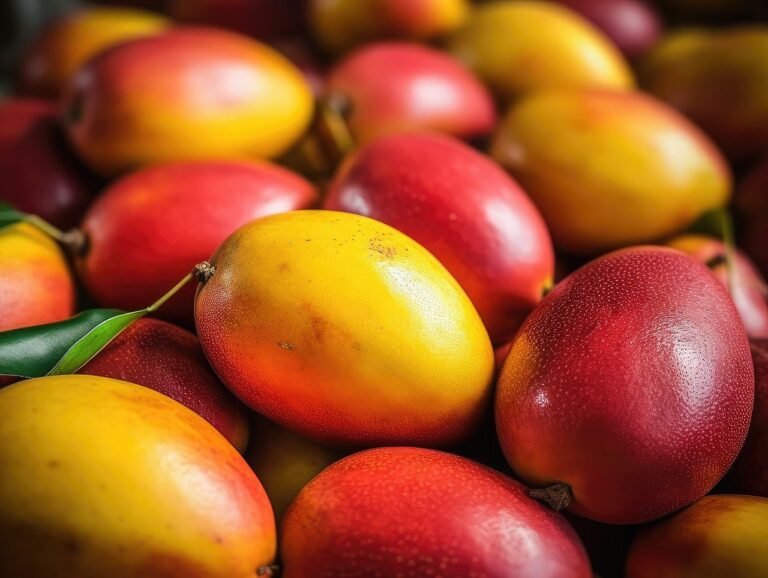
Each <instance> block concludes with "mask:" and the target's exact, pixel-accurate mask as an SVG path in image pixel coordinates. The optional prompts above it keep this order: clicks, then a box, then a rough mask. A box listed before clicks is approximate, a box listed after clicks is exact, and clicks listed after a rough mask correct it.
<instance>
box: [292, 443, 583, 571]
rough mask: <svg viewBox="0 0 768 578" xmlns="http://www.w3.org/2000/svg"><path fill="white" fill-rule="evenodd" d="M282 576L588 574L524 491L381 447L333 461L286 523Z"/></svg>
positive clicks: (490, 475)
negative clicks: (341, 569)
mask: <svg viewBox="0 0 768 578" xmlns="http://www.w3.org/2000/svg"><path fill="white" fill-rule="evenodd" d="M281 537H282V540H281V543H282V549H281V554H282V560H283V566H284V568H283V577H284V578H306V577H308V576H326V575H327V576H332V575H339V568H340V565H342V568H343V573H345V574H347V575H349V576H386V577H395V576H443V577H444V578H459V577H468V576H484V577H485V578H523V577H527V576H528V577H533V576H535V577H536V578H555V577H557V578H589V577H590V576H591V575H592V573H591V571H590V568H589V561H588V560H587V557H586V554H585V553H584V549H583V547H582V545H581V543H580V542H579V540H578V538H577V537H576V534H575V533H574V532H573V530H572V529H571V528H570V527H569V526H568V524H567V522H565V520H564V519H563V518H562V516H560V515H559V514H556V513H555V512H553V511H551V510H550V509H548V508H547V507H546V506H544V505H542V504H540V503H538V502H536V501H535V500H533V499H531V498H529V497H528V496H527V495H526V488H525V487H524V486H523V485H522V484H520V483H519V482H516V481H515V480H512V479H511V478H508V477H506V476H504V475H503V474H501V473H499V472H496V471H494V470H492V469H490V468H486V467H485V466H481V465H480V464H477V463H475V462H472V461H470V460H467V459H465V458H460V457H458V456H455V455H451V454H447V453H443V452H438V451H434V450H425V449H419V448H408V447H390V448H379V449H374V450H369V451H365V452H360V453H357V454H354V455H352V456H349V457H347V458H344V459H342V460H341V461H339V462H336V463H335V464H333V465H332V466H330V467H329V468H327V469H326V470H324V471H323V472H321V473H320V474H319V475H318V476H317V477H316V478H315V479H314V480H312V481H311V482H310V483H309V484H308V485H307V486H305V487H304V489H303V490H302V491H301V492H300V493H299V495H298V497H297V498H296V500H295V501H294V502H293V504H292V505H291V507H290V509H289V510H288V513H287V514H286V517H285V519H284V522H283V529H282V533H281Z"/></svg>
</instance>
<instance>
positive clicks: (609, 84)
mask: <svg viewBox="0 0 768 578" xmlns="http://www.w3.org/2000/svg"><path fill="white" fill-rule="evenodd" d="M449 49H450V51H451V52H452V53H453V54H454V55H455V56H456V57H457V58H459V60H461V61H463V62H464V63H465V64H466V65H467V66H468V67H469V68H470V69H471V70H473V71H474V72H475V73H476V74H477V75H478V76H479V77H480V78H481V79H483V81H485V83H486V84H487V85H488V86H489V87H490V88H491V89H492V90H493V91H494V92H495V93H496V94H497V95H498V96H499V97H500V98H501V99H502V100H505V101H511V100H514V99H516V98H518V97H520V96H522V95H524V94H526V93H528V92H531V91H537V90H543V89H583V88H612V89H628V88H631V87H632V86H633V84H634V80H633V79H632V72H631V71H630V69H629V66H628V65H627V63H626V62H625V61H624V59H623V57H622V55H621V53H620V52H619V51H618V49H617V48H616V47H615V46H614V45H613V43H611V41H610V40H608V38H606V37H605V36H604V35H603V34H602V33H601V32H600V31H599V30H598V29H597V28H595V27H594V26H593V25H592V24H590V23H589V22H588V21H587V20H585V19H584V18H582V17H581V16H579V15H578V14H576V13H575V12H573V11H572V10H569V9H568V8H564V7H563V6H559V5H558V4H555V3H554V2H538V1H533V2H531V1H520V2H507V1H505V0H502V1H498V0H497V1H495V2H488V3H486V4H482V5H480V6H476V7H475V9H474V10H473V11H472V14H471V15H470V18H469V21H468V22H467V25H466V26H464V27H463V28H462V29H461V30H459V31H458V32H457V33H456V34H454V36H453V37H452V38H451V40H450V42H449Z"/></svg>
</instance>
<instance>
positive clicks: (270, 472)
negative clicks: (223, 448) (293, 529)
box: [245, 415, 341, 527]
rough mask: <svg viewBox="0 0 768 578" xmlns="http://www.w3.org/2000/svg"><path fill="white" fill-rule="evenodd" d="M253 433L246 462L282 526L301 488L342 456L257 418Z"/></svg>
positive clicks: (253, 425)
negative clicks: (284, 517)
mask: <svg viewBox="0 0 768 578" xmlns="http://www.w3.org/2000/svg"><path fill="white" fill-rule="evenodd" d="M251 432H252V435H251V443H250V444H249V445H248V453H247V454H246V455H245V459H246V461H247V462H248V465H249V466H251V469H252V470H253V471H254V473H255V474H256V476H258V478H259V480H261V483H262V485H263V486H264V490H265V491H266V492H267V496H269V501H270V503H271V504H272V509H273V510H274V511H275V520H277V524H278V527H279V525H280V522H281V520H282V519H283V516H284V515H285V512H286V511H287V510H288V506H290V505H291V502H293V500H294V498H296V495H297V494H298V493H299V492H300V491H301V489H302V488H303V487H304V486H306V485H307V483H308V482H309V480H311V479H312V478H314V477H315V476H316V475H317V474H319V473H320V472H321V471H322V470H323V469H325V468H326V467H327V466H329V465H331V464H332V463H333V462H335V461H336V460H338V459H339V458H340V457H341V454H340V453H339V452H337V451H334V450H331V449H328V448H326V447H324V446H321V445H319V444H316V443H315V442H313V441H311V440H309V439H307V438H305V437H302V436H300V435H297V434H295V433H293V432H292V431H289V430H287V429H285V428H282V427H280V426H279V425H276V424H274V423H272V422H271V421H268V420H266V419H264V418H262V417H260V416H258V415H256V416H255V417H254V420H253V423H252V425H251Z"/></svg>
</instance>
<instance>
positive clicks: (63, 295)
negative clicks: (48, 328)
mask: <svg viewBox="0 0 768 578" xmlns="http://www.w3.org/2000/svg"><path fill="white" fill-rule="evenodd" d="M0 271H2V274H0V331H7V330H9V329H18V328H19V327H27V326H30V325H40V324H42V323H53V322H55V321H62V320H64V319H67V318H68V317H71V316H72V314H73V313H74V306H75V288H74V283H73V281H72V276H71V274H70V272H69V267H68V266H67V262H66V259H65V258H64V254H63V253H62V251H61V249H59V247H58V245H57V244H56V242H55V241H53V240H52V239H51V238H50V237H48V236H47V235H46V234H44V233H42V232H41V231H39V230H38V229H36V228H35V227H33V226H32V225H29V224H26V223H20V224H17V225H13V226H11V227H8V228H6V229H3V230H0Z"/></svg>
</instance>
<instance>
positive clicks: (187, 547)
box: [0, 375, 275, 578]
mask: <svg viewBox="0 0 768 578" xmlns="http://www.w3.org/2000/svg"><path fill="white" fill-rule="evenodd" d="M0 472H1V474H0V576H2V577H3V578H38V577H40V578H42V577H43V576H44V577H45V578H74V577H77V578H107V577H109V578H129V577H130V578H135V577H138V576H140V577H141V578H175V577H178V576H184V577H185V578H253V576H255V573H256V570H257V568H260V567H261V566H263V565H266V564H269V563H270V562H271V561H272V559H273V557H274V554H275V523H274V517H273V515H272V510H271V508H270V505H269V501H268V500H267V496H266V494H265V493H264V489H263V488H262V487H261V484H260V483H259V480H258V479H257V478H256V476H255V475H254V474H253V472H251V470H250V469H249V468H248V465H247V464H246V463H245V461H244V460H243V458H242V457H241V456H240V455H239V454H238V453H237V450H235V448H233V447H232V446H231V445H230V444H229V442H227V440H226V439H225V438H224V437H223V436H222V435H221V434H219V433H218V431H216V430H215V429H214V428H213V426H211V425H210V424H208V422H206V421H205V420H204V419H203V418H201V417H200V416H198V415H197V414H195V413H194V412H192V411H191V410H189V409H187V408H186V407H184V406H182V405H181V404H179V403H177V402H175V401H173V400H172V399H170V398H168V397H165V396H164V395H161V394H159V393H157V392H155V391H153V390H150V389H147V388H144V387H141V386H138V385H134V384H130V383H126V382H123V381H117V380H112V379H107V378H103V377H94V376H86V375H68V376H60V377H44V378H40V379H33V380H29V381H24V382H19V383H16V384H14V385H11V386H9V387H6V388H5V389H2V390H0Z"/></svg>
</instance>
